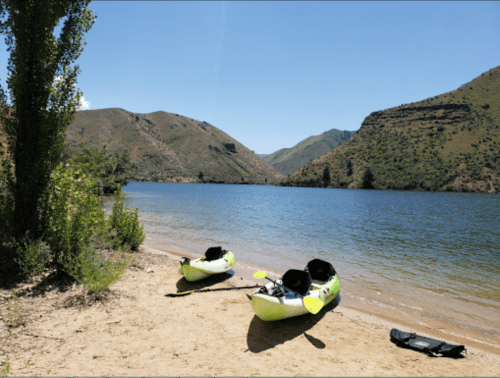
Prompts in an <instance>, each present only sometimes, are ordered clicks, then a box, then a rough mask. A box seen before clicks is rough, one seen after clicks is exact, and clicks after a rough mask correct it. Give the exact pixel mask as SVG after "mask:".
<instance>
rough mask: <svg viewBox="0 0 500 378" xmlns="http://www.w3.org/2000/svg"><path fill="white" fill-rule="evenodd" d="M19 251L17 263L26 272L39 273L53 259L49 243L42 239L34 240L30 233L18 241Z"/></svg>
mask: <svg viewBox="0 0 500 378" xmlns="http://www.w3.org/2000/svg"><path fill="white" fill-rule="evenodd" d="M17 252H18V254H19V257H18V258H17V259H16V263H17V264H18V265H19V267H20V268H21V270H22V271H23V272H24V273H30V274H34V275H38V274H40V273H42V272H43V270H44V268H45V266H46V265H47V264H48V263H50V262H51V260H52V253H51V251H50V247H49V245H48V244H47V243H46V242H44V241H43V240H41V239H38V240H32V239H31V238H30V237H29V235H26V236H25V237H24V238H23V239H22V240H21V242H20V243H18V249H17Z"/></svg>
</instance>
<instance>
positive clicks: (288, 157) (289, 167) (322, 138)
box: [264, 129, 356, 175]
mask: <svg viewBox="0 0 500 378" xmlns="http://www.w3.org/2000/svg"><path fill="white" fill-rule="evenodd" d="M355 134H356V131H340V130H335V129H332V130H328V131H325V132H324V133H322V134H320V135H313V136H310V137H309V138H306V139H304V140H303V141H301V142H299V143H297V144H296V145H295V146H293V147H292V148H282V149H281V150H278V151H276V152H274V153H272V154H270V155H267V156H266V157H264V160H265V161H267V162H268V163H269V164H271V165H272V166H273V167H274V168H275V169H276V170H277V171H279V172H281V173H283V174H285V175H290V174H292V173H293V172H295V171H296V170H297V169H299V168H300V167H303V166H304V165H306V164H307V163H309V162H310V161H312V160H314V159H317V158H318V157H320V156H321V155H324V154H326V153H327V152H328V151H331V150H333V149H334V148H336V147H338V146H339V145H341V144H342V143H343V142H345V141H346V140H349V139H350V138H351V137H352V136H353V135H355Z"/></svg>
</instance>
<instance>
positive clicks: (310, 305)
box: [304, 297, 325, 314]
mask: <svg viewBox="0 0 500 378" xmlns="http://www.w3.org/2000/svg"><path fill="white" fill-rule="evenodd" d="M324 305H325V302H323V301H322V300H320V299H316V298H313V297H305V298H304V306H306V308H307V311H309V312H310V313H311V314H317V313H318V312H320V311H321V309H322V308H323V306H324Z"/></svg>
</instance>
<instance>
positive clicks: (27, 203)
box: [0, 0, 95, 238]
mask: <svg viewBox="0 0 500 378" xmlns="http://www.w3.org/2000/svg"><path fill="white" fill-rule="evenodd" d="M88 4H89V1H88V0H60V1H24V0H4V1H2V2H0V33H2V34H4V35H5V42H6V45H7V46H8V48H7V50H8V51H9V52H10V57H9V61H8V66H7V70H8V73H9V76H8V78H7V80H6V82H7V85H8V89H9V98H7V96H6V95H5V92H4V90H3V88H1V87H0V98H1V101H0V106H1V107H2V108H3V110H5V108H6V107H7V106H9V101H11V105H10V109H12V114H11V117H6V116H5V114H6V112H5V111H1V112H0V116H1V118H2V119H1V121H2V122H1V123H2V124H3V125H4V129H5V131H6V133H7V135H8V142H9V152H10V154H11V156H12V158H13V164H14V169H15V182H14V192H13V194H14V201H15V207H14V222H13V224H14V227H15V236H16V237H18V238H20V237H22V236H23V235H25V233H26V232H27V231H30V232H31V233H32V234H33V237H35V238H38V237H39V236H40V235H41V234H43V231H44V230H43V229H42V228H41V227H40V213H39V210H40V207H39V201H40V198H41V196H42V194H43V193H44V192H45V191H46V188H47V186H48V184H49V181H50V175H51V173H52V171H53V170H54V169H55V167H56V166H57V164H58V162H59V160H60V158H61V153H62V149H63V146H64V141H65V132H66V129H67V127H68V125H69V124H70V123H71V120H72V118H73V114H74V112H75V110H76V107H77V106H78V104H79V101H80V96H81V93H80V91H79V90H76V89H75V87H74V85H75V83H76V77H77V74H78V73H79V68H78V66H74V67H73V66H72V64H73V63H74V61H75V60H76V59H77V58H78V57H79V56H80V54H81V52H82V50H83V47H82V45H83V44H84V42H83V39H82V36H83V34H84V33H86V32H87V31H88V30H89V29H90V28H91V26H92V24H93V23H94V19H95V16H94V15H93V13H92V11H90V10H87V6H88ZM61 21H63V25H62V27H61V28H60V35H59V37H56V35H55V34H54V32H55V30H56V28H57V27H59V26H60V22H61ZM8 100H9V101H8Z"/></svg>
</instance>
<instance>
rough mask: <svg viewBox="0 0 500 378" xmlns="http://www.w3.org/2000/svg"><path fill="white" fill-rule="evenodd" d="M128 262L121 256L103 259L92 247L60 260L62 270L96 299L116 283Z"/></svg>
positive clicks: (128, 260)
mask: <svg viewBox="0 0 500 378" xmlns="http://www.w3.org/2000/svg"><path fill="white" fill-rule="evenodd" d="M130 262H131V261H130V259H128V258H127V257H126V256H125V255H123V254H121V255H119V256H118V257H116V256H114V257H110V258H108V259H105V258H104V257H103V256H102V255H101V254H100V253H98V252H97V251H96V250H95V249H94V248H93V247H92V246H86V247H84V248H83V249H82V250H81V251H80V253H79V254H73V255H67V256H64V257H63V259H62V264H63V266H64V269H65V270H66V271H67V272H68V273H69V274H70V275H71V276H72V277H73V278H74V279H76V280H77V281H78V282H81V283H82V284H83V286H84V287H85V288H86V289H87V290H88V291H89V293H91V294H94V295H96V296H97V297H99V296H101V295H102V294H103V293H104V292H105V291H106V290H107V289H108V288H109V286H110V285H111V284H112V283H114V282H116V281H118V279H119V278H120V277H121V275H122V274H123V273H124V272H125V269H126V268H127V266H128V265H129V264H130Z"/></svg>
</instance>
